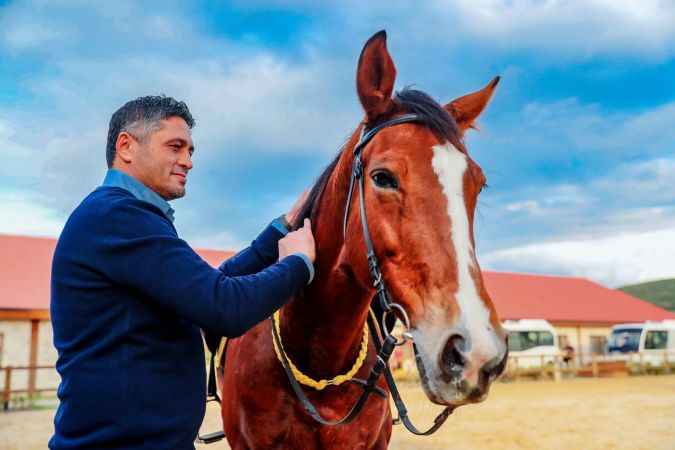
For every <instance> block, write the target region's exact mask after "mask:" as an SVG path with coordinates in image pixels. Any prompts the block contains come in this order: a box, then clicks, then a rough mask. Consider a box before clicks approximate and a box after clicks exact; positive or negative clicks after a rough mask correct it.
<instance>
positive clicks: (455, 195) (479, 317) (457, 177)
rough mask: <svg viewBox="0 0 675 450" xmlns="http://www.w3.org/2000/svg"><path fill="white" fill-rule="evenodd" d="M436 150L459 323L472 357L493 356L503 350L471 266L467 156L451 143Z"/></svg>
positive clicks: (439, 146)
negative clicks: (452, 251) (453, 261)
mask: <svg viewBox="0 0 675 450" xmlns="http://www.w3.org/2000/svg"><path fill="white" fill-rule="evenodd" d="M433 152H434V155H433V158H432V160H431V164H432V166H433V169H434V172H435V173H436V175H437V176H438V180H439V182H440V183H441V186H442V187H443V193H444V194H445V196H446V197H447V201H448V217H449V218H450V228H451V233H452V243H453V245H454V247H455V255H456V259H457V277H458V280H457V282H458V288H457V293H456V294H455V299H456V300H457V303H458V306H459V310H460V313H461V317H460V319H459V322H458V324H457V325H460V324H461V326H463V327H465V329H466V330H467V331H468V332H469V336H466V337H467V339H468V340H469V345H470V352H469V355H468V356H469V359H471V357H472V356H476V357H479V358H487V359H490V358H492V357H494V356H496V355H497V354H498V352H499V350H498V347H497V342H496V335H495V333H494V331H493V330H492V326H491V325H490V313H489V311H488V310H487V308H486V307H485V304H484V303H483V301H482V300H481V298H480V296H479V295H478V290H477V288H476V283H475V281H474V279H473V278H472V277H471V272H470V271H469V268H470V267H471V268H474V269H475V262H474V261H475V257H474V248H473V246H472V245H471V236H470V234H469V217H468V215H467V211H466V204H465V202H464V174H465V172H466V169H467V167H468V162H467V157H466V155H465V154H464V153H462V152H460V151H459V150H457V149H456V148H455V147H454V146H453V145H452V144H450V143H446V144H444V145H436V146H434V147H433ZM484 362H486V361H484Z"/></svg>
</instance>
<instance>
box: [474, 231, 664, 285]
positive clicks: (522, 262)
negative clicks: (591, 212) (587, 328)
mask: <svg viewBox="0 0 675 450" xmlns="http://www.w3.org/2000/svg"><path fill="white" fill-rule="evenodd" d="M673 254H675V227H673V228H669V229H664V230H657V231H647V232H632V233H621V234H615V235H611V236H607V237H603V238H595V239H586V240H563V241H558V242H543V243H537V244H530V245H525V246H520V247H513V248H508V249H503V250H499V251H494V252H490V253H487V254H485V255H483V256H481V258H480V261H481V263H482V266H483V268H485V269H493V270H509V271H519V272H530V273H543V274H557V275H570V276H581V277H585V278H589V279H591V280H594V281H597V282H600V283H602V284H605V285H607V286H612V287H618V286H623V285H626V284H631V283H636V282H641V281H645V280H653V279H659V278H669V277H675V267H673V264H672V255H673Z"/></svg>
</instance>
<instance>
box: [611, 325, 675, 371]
mask: <svg viewBox="0 0 675 450" xmlns="http://www.w3.org/2000/svg"><path fill="white" fill-rule="evenodd" d="M636 352H639V353H641V354H642V358H643V362H646V363H650V364H654V365H660V364H662V363H663V362H664V360H665V358H668V359H669V360H670V362H671V363H675V320H664V321H663V322H643V323H622V324H618V325H614V326H613V327H612V332H611V334H610V336H609V340H608V342H607V353H609V354H613V355H617V354H625V353H636ZM666 355H667V356H666Z"/></svg>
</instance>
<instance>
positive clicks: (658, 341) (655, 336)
mask: <svg viewBox="0 0 675 450" xmlns="http://www.w3.org/2000/svg"><path fill="white" fill-rule="evenodd" d="M667 344H668V332H667V331H648V332H647V336H645V350H661V349H664V348H666V345H667Z"/></svg>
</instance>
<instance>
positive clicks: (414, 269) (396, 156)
mask: <svg viewBox="0 0 675 450" xmlns="http://www.w3.org/2000/svg"><path fill="white" fill-rule="evenodd" d="M395 78H396V69H395V66H394V62H393V60H392V58H391V56H390V55H389V52H388V51H387V47H386V34H385V32H384V31H382V32H379V33H377V34H376V35H374V36H373V37H372V38H371V39H370V40H369V41H368V42H367V43H366V44H365V46H364V48H363V50H362V52H361V56H360V58H359V62H358V69H357V77H356V81H357V83H356V84H357V91H358V96H359V99H360V102H361V105H362V106H363V109H364V110H365V114H366V117H365V120H364V124H363V126H364V127H366V128H372V127H374V126H377V125H378V124H381V123H384V122H386V121H388V120H391V119H393V118H395V117H397V116H401V115H403V114H409V113H414V114H417V115H418V116H419V117H420V118H421V122H420V123H404V124H399V125H396V126H391V127H387V128H384V129H382V131H380V132H379V133H378V134H377V135H376V136H375V137H374V138H373V139H372V140H371V141H370V142H369V143H368V145H367V146H366V147H365V148H364V149H363V153H362V161H363V173H364V177H365V179H364V181H365V184H364V188H365V190H364V199H365V209H366V211H367V216H368V225H369V230H370V234H371V237H372V242H373V245H374V249H375V253H376V255H377V256H378V259H379V261H380V267H381V270H382V274H383V277H384V279H385V280H386V284H387V287H388V289H389V292H390V293H391V296H392V298H393V300H394V301H395V302H397V303H399V304H400V305H401V306H403V308H404V309H405V311H406V312H407V315H408V316H409V321H410V330H409V331H410V333H411V335H412V336H413V337H414V342H415V346H416V360H417V365H418V369H419V372H420V376H421V382H422V386H423V388H424V390H425V392H426V394H427V396H428V397H429V399H430V400H431V401H433V402H435V403H439V404H444V405H453V406H459V405H462V404H465V403H473V402H477V401H481V400H483V399H484V398H485V397H486V395H487V392H488V389H489V385H490V383H491V382H492V381H493V380H494V379H495V378H496V377H497V376H498V375H499V374H500V373H501V372H502V371H503V369H504V365H505V362H506V355H507V346H506V335H505V333H504V330H503V329H502V327H501V324H500V321H499V319H498V317H497V313H496V311H495V308H494V305H493V303H492V300H491V299H490V296H489V294H488V292H487V291H486V289H485V286H484V283H483V279H482V275H481V271H480V267H479V265H478V261H477V259H476V253H475V242H474V231H473V224H474V213H475V209H476V204H477V201H478V196H479V194H480V192H481V190H482V189H483V187H484V186H485V185H486V178H485V175H484V174H483V171H482V170H481V168H480V166H479V165H478V164H477V163H476V162H475V161H474V160H472V159H471V157H470V156H469V153H468V151H467V148H466V146H465V145H464V140H463V136H464V133H465V131H467V130H468V129H469V128H472V127H473V126H474V121H475V120H476V118H477V117H478V116H479V114H480V113H481V112H482V111H483V110H484V108H485V107H486V105H487V103H488V102H489V100H490V97H491V96H492V93H493V91H494V90H495V87H496V86H497V83H498V81H499V78H498V77H497V78H495V79H494V80H492V81H491V82H490V83H489V84H488V85H487V86H486V87H485V88H483V89H482V90H480V91H477V92H474V93H472V94H469V95H465V96H463V97H460V98H458V99H456V100H453V101H451V102H450V103H448V104H447V105H445V106H440V105H439V104H438V103H436V102H435V101H434V100H432V99H431V98H430V97H429V96H427V95H426V94H424V93H423V92H420V91H416V90H412V89H404V90H403V91H401V92H398V93H397V94H396V95H395V96H394V97H392V92H393V88H394V81H395ZM355 136H356V137H355ZM355 136H353V137H352V139H351V141H350V143H351V144H350V143H348V144H347V148H349V146H350V145H352V148H353V145H354V144H355V140H356V139H357V138H358V134H355ZM344 153H345V154H347V155H348V156H346V155H343V157H342V158H340V159H341V162H338V164H339V165H340V164H342V165H347V164H349V163H350V162H351V161H349V160H348V158H351V155H350V153H351V152H347V151H345V152H344ZM342 172H344V173H349V170H343V171H342ZM360 220H361V219H360V217H359V205H358V198H356V196H354V197H353V198H352V199H351V205H350V206H349V213H348V217H347V222H346V223H347V226H346V230H347V232H346V233H345V237H344V244H343V249H342V251H341V257H340V258H341V262H340V264H343V265H349V266H350V267H351V271H352V272H353V274H354V278H355V279H356V280H357V282H358V283H359V284H361V285H362V286H363V288H364V289H370V290H371V291H372V282H371V279H370V274H369V270H368V264H367V261H366V258H365V246H364V236H363V232H362V231H361V224H360Z"/></svg>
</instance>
